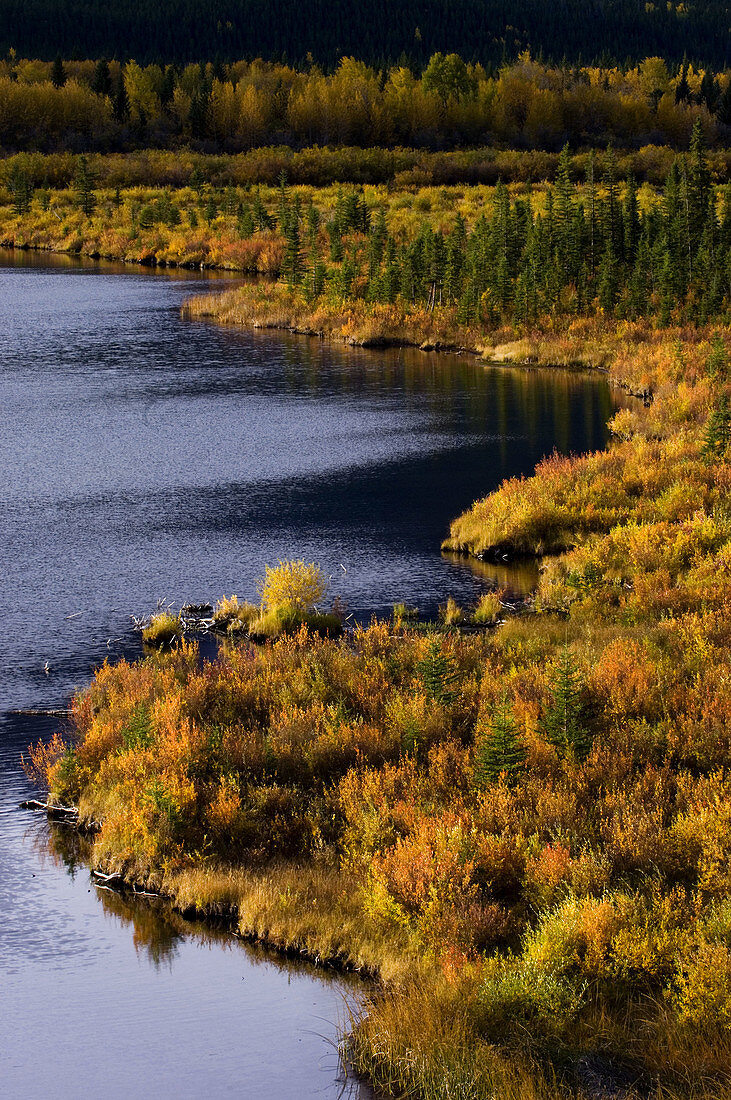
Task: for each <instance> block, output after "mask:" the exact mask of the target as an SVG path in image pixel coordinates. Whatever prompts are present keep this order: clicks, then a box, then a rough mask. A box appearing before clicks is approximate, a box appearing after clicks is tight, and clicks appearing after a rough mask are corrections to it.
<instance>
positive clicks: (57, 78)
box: [0, 53, 731, 152]
mask: <svg viewBox="0 0 731 1100" xmlns="http://www.w3.org/2000/svg"><path fill="white" fill-rule="evenodd" d="M697 120H700V121H701V123H702V125H703V128H704V132H705V135H706V139H707V141H708V142H709V143H711V144H713V143H716V142H718V143H724V142H725V143H728V141H729V138H730V137H731V74H729V73H728V72H725V71H720V72H715V71H713V70H711V69H708V68H706V69H698V68H695V67H694V66H692V65H689V64H688V63H683V64H681V65H679V66H675V67H669V66H668V64H666V62H665V61H663V60H662V59H661V58H660V57H648V58H645V60H643V61H642V62H641V63H639V64H638V65H634V66H630V67H617V66H613V67H606V66H603V67H602V66H582V65H573V66H571V65H568V64H562V65H558V66H555V65H554V66H551V65H547V64H544V63H541V62H539V61H536V60H534V59H532V58H531V57H530V55H529V54H528V53H524V54H522V55H521V56H520V58H519V59H518V60H517V61H516V62H515V63H513V64H510V65H503V66H502V67H500V68H499V69H497V70H496V69H494V68H493V67H491V66H488V67H485V66H483V65H481V64H468V63H466V62H465V61H464V60H463V59H462V58H461V57H459V56H458V55H457V54H447V55H445V54H443V53H437V54H434V55H433V56H432V57H431V58H430V60H429V62H428V64H427V65H426V67H425V68H424V69H423V70H421V71H416V70H414V69H412V68H411V67H409V66H408V65H407V64H399V65H396V66H393V67H390V68H384V69H376V68H371V67H369V66H367V65H366V64H365V63H364V62H362V61H358V60H355V59H354V58H353V57H344V58H342V59H341V61H340V63H339V64H338V66H337V68H336V69H335V70H334V71H333V72H332V73H330V74H327V73H325V72H323V71H322V70H320V69H319V68H318V67H317V66H315V65H312V66H309V67H308V68H307V69H297V68H294V67H292V66H290V65H284V64H273V63H267V62H264V61H261V60H259V61H254V62H244V61H240V62H236V63H234V64H224V63H223V62H220V61H219V62H216V63H215V64H190V65H187V66H184V67H178V66H176V65H172V64H167V65H159V64H150V65H146V66H142V65H140V64H138V63H137V62H136V61H128V62H127V63H126V64H124V65H120V64H119V63H117V62H107V61H106V60H100V61H97V62H94V61H79V62H71V61H61V60H60V59H57V60H56V61H55V62H53V63H49V62H43V61H38V60H19V59H17V58H16V57H15V55H13V54H11V55H10V56H9V57H8V58H6V60H5V61H3V62H1V63H0V147H2V148H3V149H4V150H5V151H6V152H13V151H19V150H42V151H53V150H56V149H71V150H72V151H75V152H82V151H87V152H88V151H93V150H98V151H114V150H130V149H135V148H151V147H153V148H154V147H158V148H180V147H182V146H185V145H189V146H191V147H192V148H194V149H198V150H201V151H207V152H214V151H229V152H236V151H240V150H247V149H252V148H255V147H261V146H267V145H284V146H291V147H293V148H301V147H302V146H305V145H313V144H317V145H324V146H329V145H333V146H343V145H350V146H359V147H363V148H368V147H373V146H394V145H407V146H412V147H418V148H424V149H442V148H447V147H448V148H454V147H455V146H476V145H494V144H498V145H502V146H510V147H512V148H517V149H534V150H545V151H553V152H558V151H559V150H560V149H561V148H562V147H563V145H564V144H565V143H566V142H569V143H570V144H571V146H572V147H574V148H578V147H588V146H593V145H601V146H603V145H606V144H607V143H608V142H610V141H611V142H612V143H613V144H615V145H619V146H623V147H627V148H635V149H636V148H639V147H641V146H642V145H647V144H655V145H663V144H666V145H670V146H672V147H674V148H687V144H688V140H689V137H690V133H691V130H692V128H693V125H694V123H695V122H696V121H697Z"/></svg>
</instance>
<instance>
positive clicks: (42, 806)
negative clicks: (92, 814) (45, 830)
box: [20, 798, 79, 817]
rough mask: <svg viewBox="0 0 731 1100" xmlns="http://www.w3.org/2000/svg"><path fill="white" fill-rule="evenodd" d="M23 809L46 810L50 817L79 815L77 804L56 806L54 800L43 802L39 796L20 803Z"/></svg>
mask: <svg viewBox="0 0 731 1100" xmlns="http://www.w3.org/2000/svg"><path fill="white" fill-rule="evenodd" d="M20 809H21V810H45V812H46V813H47V814H48V816H49V817H78V816H79V811H78V809H77V808H76V806H54V805H53V803H52V802H41V801H40V800H39V799H37V798H28V799H26V801H25V802H21V803H20Z"/></svg>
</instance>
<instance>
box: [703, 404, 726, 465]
mask: <svg viewBox="0 0 731 1100" xmlns="http://www.w3.org/2000/svg"><path fill="white" fill-rule="evenodd" d="M729 443H731V409H730V408H729V401H728V397H727V396H726V394H725V393H722V394H721V395H720V397H718V398H717V400H716V401H715V403H714V405H713V408H712V409H711V414H710V416H709V417H708V421H707V423H706V432H705V437H704V440H703V454H704V455H705V456H706V457H707V458H709V459H720V458H724V457H725V455H726V452H727V451H728V446H729Z"/></svg>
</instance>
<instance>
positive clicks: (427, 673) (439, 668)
mask: <svg viewBox="0 0 731 1100" xmlns="http://www.w3.org/2000/svg"><path fill="white" fill-rule="evenodd" d="M416 671H417V672H418V674H419V678H420V679H421V682H422V684H423V685H424V691H425V693H426V697H427V699H429V700H430V702H433V703H438V704H439V705H440V706H448V705H449V704H450V703H452V702H453V701H454V699H455V698H456V695H457V692H456V689H455V684H456V681H457V679H458V676H459V673H458V671H457V669H456V667H455V663H454V660H453V659H452V658H451V657H450V656H448V654H446V653H443V652H442V646H441V643H440V641H439V639H438V638H433V639H432V641H431V642H430V643H429V649H428V650H427V653H426V656H425V657H424V659H423V660H421V661H419V663H418V665H417V666H416Z"/></svg>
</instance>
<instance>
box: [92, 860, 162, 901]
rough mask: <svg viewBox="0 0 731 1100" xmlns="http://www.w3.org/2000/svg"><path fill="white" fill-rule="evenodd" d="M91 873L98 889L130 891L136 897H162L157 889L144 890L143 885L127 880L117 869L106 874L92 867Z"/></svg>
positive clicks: (117, 891) (120, 891)
mask: <svg viewBox="0 0 731 1100" xmlns="http://www.w3.org/2000/svg"><path fill="white" fill-rule="evenodd" d="M91 873H92V875H93V877H94V879H95V880H97V881H95V882H94V885H95V886H96V887H97V889H99V890H113V891H114V892H115V893H117V894H121V893H131V894H134V895H135V897H138V898H162V897H165V894H161V893H160V892H159V891H158V890H145V889H144V887H142V886H138V885H137V883H136V882H128V880H127V879H126V878H125V877H124V875H123V874H121V873H120V872H119V871H112V873H111V874H109V875H106V874H104V872H103V871H97V870H95V869H94V868H93V867H92V869H91Z"/></svg>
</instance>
